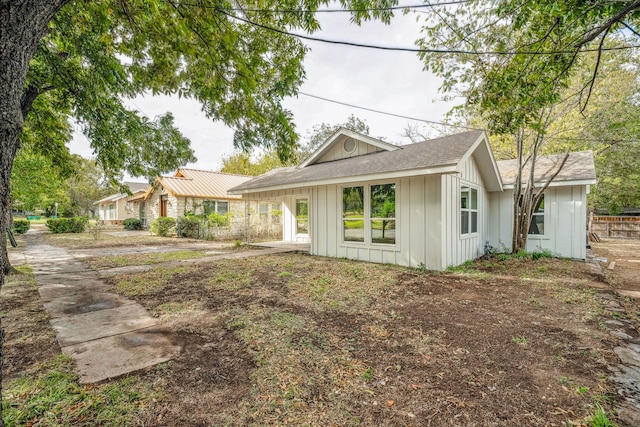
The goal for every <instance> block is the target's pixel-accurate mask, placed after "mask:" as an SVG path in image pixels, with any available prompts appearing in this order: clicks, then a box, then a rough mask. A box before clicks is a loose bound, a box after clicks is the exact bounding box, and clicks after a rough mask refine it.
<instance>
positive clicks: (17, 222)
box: [11, 219, 31, 234]
mask: <svg viewBox="0 0 640 427" xmlns="http://www.w3.org/2000/svg"><path fill="white" fill-rule="evenodd" d="M29 228H31V222H29V220H28V219H14V220H13V227H12V228H11V229H12V230H13V232H14V233H16V234H24V233H26V232H27V231H29Z"/></svg>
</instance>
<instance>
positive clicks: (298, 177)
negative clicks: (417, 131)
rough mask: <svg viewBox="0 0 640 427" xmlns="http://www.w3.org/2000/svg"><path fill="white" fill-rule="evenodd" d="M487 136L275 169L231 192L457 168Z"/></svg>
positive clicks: (467, 136)
mask: <svg viewBox="0 0 640 427" xmlns="http://www.w3.org/2000/svg"><path fill="white" fill-rule="evenodd" d="M483 135H484V131H470V132H464V133H459V134H455V135H449V136H444V137H441V138H436V139H431V140H428V141H423V142H418V143H415V144H410V145H405V146H401V147H399V148H400V149H398V150H394V151H380V152H376V153H371V154H366V155H362V156H356V157H350V158H348V159H342V160H335V161H332V162H325V163H316V164H310V165H306V166H303V165H301V166H297V167H288V168H281V169H276V170H273V171H271V172H267V173H266V174H264V175H260V176H258V177H256V178H253V179H251V180H250V181H247V182H245V183H243V184H240V185H237V186H235V187H233V188H232V189H231V191H232V192H233V193H242V192H250V191H255V190H257V191H259V190H260V189H268V188H274V187H280V186H286V185H297V186H300V185H301V184H305V185H311V184H312V183H314V182H318V181H326V180H331V179H337V178H345V179H346V178H351V177H366V176H368V175H376V174H384V173H392V172H407V174H409V172H410V171H411V170H425V169H430V168H439V167H444V166H456V165H457V164H458V163H459V162H460V160H462V158H463V157H464V156H465V154H466V153H467V152H468V151H469V150H470V149H471V147H473V145H474V144H475V143H476V142H478V140H479V139H480V138H481V137H482V136H483Z"/></svg>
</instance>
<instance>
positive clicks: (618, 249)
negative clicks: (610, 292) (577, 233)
mask: <svg viewBox="0 0 640 427" xmlns="http://www.w3.org/2000/svg"><path fill="white" fill-rule="evenodd" d="M591 246H592V248H593V253H594V255H595V256H596V257H600V258H606V259H607V262H603V263H602V266H603V268H604V269H605V270H606V272H607V273H608V275H609V278H610V280H609V282H610V283H611V285H612V286H613V287H614V288H615V289H627V290H631V291H640V240H623V239H617V240H615V239H609V240H603V241H602V242H600V243H592V244H591ZM612 262H613V263H614V264H613V266H612V269H611V270H609V269H608V267H609V266H610V265H611V263H612Z"/></svg>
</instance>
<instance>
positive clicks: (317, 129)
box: [220, 115, 369, 176]
mask: <svg viewBox="0 0 640 427" xmlns="http://www.w3.org/2000/svg"><path fill="white" fill-rule="evenodd" d="M340 128H345V129H349V130H352V131H354V132H358V133H361V134H363V135H369V126H368V125H367V123H366V121H365V120H361V119H359V118H358V117H356V116H354V115H351V116H349V118H348V119H347V121H346V122H344V123H339V124H334V125H330V124H328V123H320V124H318V125H315V126H313V128H312V129H311V130H310V131H309V132H308V133H307V135H306V137H305V138H304V141H303V142H302V143H301V144H300V145H299V146H298V147H297V148H296V149H295V151H294V155H293V157H292V158H291V159H289V160H286V161H284V160H282V159H280V158H279V157H278V154H277V153H276V152H274V151H263V152H261V153H260V154H257V155H255V154H253V153H251V152H246V151H237V152H235V153H233V154H231V155H229V156H226V157H223V158H222V168H221V169H220V171H221V172H224V173H236V174H240V175H250V176H258V175H262V174H263V173H266V172H269V171H270V170H273V169H276V168H281V167H286V166H293V165H297V164H299V163H301V162H302V161H304V160H305V159H306V158H307V157H309V156H310V155H311V154H312V153H313V152H314V151H315V150H316V149H317V148H318V147H319V146H320V145H322V143H324V142H325V141H326V140H327V139H328V138H329V137H330V136H331V135H333V134H334V133H336V132H337V131H338V129H340Z"/></svg>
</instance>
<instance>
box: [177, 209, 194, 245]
mask: <svg viewBox="0 0 640 427" xmlns="http://www.w3.org/2000/svg"><path fill="white" fill-rule="evenodd" d="M176 234H177V235H178V236H180V237H190V238H192V239H197V238H199V237H200V218H198V217H196V216H193V215H188V216H182V217H179V218H178V220H177V221H176Z"/></svg>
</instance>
